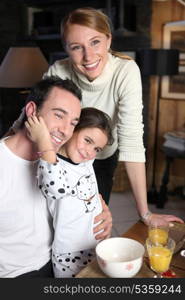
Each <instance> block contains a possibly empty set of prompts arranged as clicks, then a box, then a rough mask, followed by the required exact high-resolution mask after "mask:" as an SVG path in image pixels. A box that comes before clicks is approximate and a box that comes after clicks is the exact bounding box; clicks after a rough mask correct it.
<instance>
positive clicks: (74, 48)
mask: <svg viewBox="0 0 185 300" xmlns="http://www.w3.org/2000/svg"><path fill="white" fill-rule="evenodd" d="M80 49H81V46H79V45H76V46H73V47H71V50H72V51H75V50H80Z"/></svg>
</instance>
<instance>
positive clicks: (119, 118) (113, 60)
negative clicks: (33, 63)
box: [45, 54, 145, 162]
mask: <svg viewBox="0 0 185 300" xmlns="http://www.w3.org/2000/svg"><path fill="white" fill-rule="evenodd" d="M45 75H49V76H51V75H57V76H59V77H61V78H63V79H66V78H69V79H71V80H73V82H74V83H75V84H76V85H77V86H78V87H79V88H80V89H81V90H82V98H83V100H82V107H87V106H91V107H96V108H98V109H100V110H102V111H104V112H106V113H107V114H108V115H109V116H110V117H111V118H112V121H113V136H114V139H115V141H114V143H113V145H112V146H107V147H106V148H105V149H104V150H103V151H102V153H101V154H100V155H99V156H98V158H99V159H104V158H107V157H109V156H111V155H112V154H113V153H114V151H115V150H116V149H117V148H118V149H119V160H120V161H131V162H145V149H144V146H143V121H142V119H143V118H142V109H143V104H142V86H141V77H140V71H139V68H138V66H137V65H136V63H135V62H134V61H133V60H127V59H121V58H119V57H115V56H113V55H111V54H109V59H108V62H107V64H106V66H105V68H104V70H103V72H102V74H101V75H100V76H99V77H98V78H96V79H95V80H93V81H91V82H90V81H88V79H87V78H86V77H85V76H83V75H82V74H79V73H77V72H76V71H75V70H74V68H73V67H72V65H71V62H70V60H69V59H68V58H66V59H63V60H58V61H56V62H55V63H54V64H53V65H52V66H50V68H49V70H48V72H47V73H46V74H45Z"/></svg>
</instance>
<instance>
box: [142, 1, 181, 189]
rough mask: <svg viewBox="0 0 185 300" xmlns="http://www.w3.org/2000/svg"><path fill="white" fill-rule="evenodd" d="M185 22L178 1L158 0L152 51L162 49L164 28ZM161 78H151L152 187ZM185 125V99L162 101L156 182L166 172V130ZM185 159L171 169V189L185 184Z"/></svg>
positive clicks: (149, 172)
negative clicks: (158, 92) (157, 106)
mask: <svg viewBox="0 0 185 300" xmlns="http://www.w3.org/2000/svg"><path fill="white" fill-rule="evenodd" d="M179 20H185V6H183V5H182V4H180V3H179V2H178V1H176V0H169V1H161V2H159V1H155V0H153V3H152V22H151V38H152V47H153V48H162V31H163V25H164V24H165V23H167V22H172V21H179ZM158 83H159V81H158V78H155V77H152V78H151V91H150V104H149V135H148V150H147V183H148V186H150V184H151V181H152V170H153V147H154V132H155V121H156V103H157V89H158ZM184 124H185V99H184V100H177V99H174V100H173V99H163V98H161V99H160V108H159V133H158V152H157V165H156V183H157V185H159V183H160V182H161V176H162V172H163V170H164V154H163V153H162V152H161V151H160V146H161V145H162V143H163V142H164V139H163V135H164V133H165V132H167V131H171V130H174V129H177V128H179V127H181V126H183V125H184ZM184 170H185V160H179V159H177V160H175V161H174V162H173V165H172V168H171V173H170V174H171V176H170V183H169V187H170V188H174V187H176V186H178V185H184V184H185V171H184Z"/></svg>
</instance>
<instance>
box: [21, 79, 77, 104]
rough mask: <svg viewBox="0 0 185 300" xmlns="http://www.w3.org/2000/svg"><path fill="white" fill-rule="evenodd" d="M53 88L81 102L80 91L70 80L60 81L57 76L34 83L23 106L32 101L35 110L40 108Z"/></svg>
mask: <svg viewBox="0 0 185 300" xmlns="http://www.w3.org/2000/svg"><path fill="white" fill-rule="evenodd" d="M54 87H58V88H60V89H64V90H66V91H68V92H70V93H72V94H73V95H74V96H76V97H77V98H79V100H80V101H81V100H82V93H81V91H80V89H79V88H78V87H77V86H76V84H75V83H74V82H72V81H71V80H70V79H61V78H60V77H58V76H45V77H44V79H42V80H41V81H39V82H38V83H36V84H35V85H34V86H33V87H32V88H31V90H30V93H29V95H28V97H27V99H26V103H25V104H27V103H28V102H29V101H34V102H35V104H36V105H37V108H38V109H39V108H41V106H42V104H43V103H44V101H45V100H46V99H47V97H48V95H49V93H50V92H51V90H52V89H53V88H54Z"/></svg>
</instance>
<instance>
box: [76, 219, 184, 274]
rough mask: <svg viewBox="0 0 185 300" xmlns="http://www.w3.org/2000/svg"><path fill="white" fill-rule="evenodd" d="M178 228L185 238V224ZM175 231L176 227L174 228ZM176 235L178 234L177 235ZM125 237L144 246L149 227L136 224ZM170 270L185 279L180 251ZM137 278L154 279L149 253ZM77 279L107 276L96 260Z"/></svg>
mask: <svg viewBox="0 0 185 300" xmlns="http://www.w3.org/2000/svg"><path fill="white" fill-rule="evenodd" d="M177 228H180V230H181V231H183V234H184V236H185V224H182V225H181V224H177ZM174 229H175V226H174ZM175 235H176V233H175ZM122 236H123V237H127V238H132V239H135V240H137V241H138V242H140V243H142V244H143V245H144V243H145V240H146V238H147V226H146V225H144V224H143V223H142V222H141V221H139V222H137V223H136V224H134V225H133V226H132V227H131V228H130V229H129V230H128V231H127V232H126V233H124V234H123V235H122ZM170 270H172V271H174V272H175V274H176V277H177V278H185V257H182V256H181V255H180V251H178V252H177V253H175V254H174V255H173V258H172V262H171V265H170ZM135 277H136V278H152V277H154V272H153V271H152V270H151V269H150V267H149V264H148V257H147V253H146V254H145V256H144V259H143V264H142V267H141V269H140V271H139V273H138V274H137V275H136V276H135ZM76 278H107V276H106V275H105V274H104V273H103V272H102V271H101V270H100V268H99V266H98V263H97V261H96V260H94V261H93V262H91V263H90V264H89V265H88V266H87V267H85V268H84V269H83V270H82V271H81V272H79V273H78V274H77V275H76Z"/></svg>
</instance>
